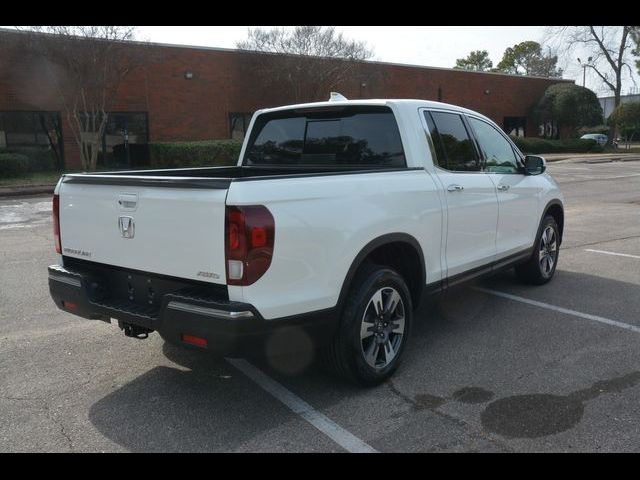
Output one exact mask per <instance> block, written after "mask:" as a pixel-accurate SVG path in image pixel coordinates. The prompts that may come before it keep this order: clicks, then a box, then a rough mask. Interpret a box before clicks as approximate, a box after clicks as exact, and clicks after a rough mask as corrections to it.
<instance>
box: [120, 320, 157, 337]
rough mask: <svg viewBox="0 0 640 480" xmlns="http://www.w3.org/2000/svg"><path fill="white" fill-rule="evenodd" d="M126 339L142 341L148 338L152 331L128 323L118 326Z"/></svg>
mask: <svg viewBox="0 0 640 480" xmlns="http://www.w3.org/2000/svg"><path fill="white" fill-rule="evenodd" d="M118 326H119V327H120V328H121V329H122V330H123V331H124V334H125V335H126V336H127V337H132V338H137V339H138V340H144V339H145V338H148V337H149V334H150V333H151V332H153V330H151V329H149V328H145V327H139V326H138V325H131V324H130V323H122V322H120V325H118Z"/></svg>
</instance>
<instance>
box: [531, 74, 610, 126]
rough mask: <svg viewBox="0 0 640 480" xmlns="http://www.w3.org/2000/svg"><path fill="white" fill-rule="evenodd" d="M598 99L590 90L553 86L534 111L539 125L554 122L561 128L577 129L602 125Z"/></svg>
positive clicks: (559, 85)
mask: <svg viewBox="0 0 640 480" xmlns="http://www.w3.org/2000/svg"><path fill="white" fill-rule="evenodd" d="M602 116H603V113H602V107H601V106H600V102H599V101H598V97H597V96H596V94H595V93H593V92H592V91H591V90H589V89H588V88H584V87H580V86H578V85H575V84H568V83H557V84H555V85H551V86H550V87H549V88H547V90H546V91H545V92H544V95H543V96H542V98H541V99H540V101H539V102H538V104H537V106H536V107H535V109H534V117H535V118H536V120H537V121H538V122H539V123H547V122H553V123H555V124H556V125H558V126H559V127H569V128H572V129H574V130H575V129H577V128H579V127H592V126H595V125H598V124H600V123H602Z"/></svg>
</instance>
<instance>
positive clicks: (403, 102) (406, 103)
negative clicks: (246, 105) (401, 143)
mask: <svg viewBox="0 0 640 480" xmlns="http://www.w3.org/2000/svg"><path fill="white" fill-rule="evenodd" d="M347 105H386V106H392V105H394V106H397V107H400V108H402V109H407V108H409V109H414V108H415V109H418V108H441V109H446V110H454V111H457V112H464V113H470V114H474V115H477V116H480V117H483V118H485V119H487V120H489V121H491V119H489V118H488V117H486V116H485V115H482V114H481V113H479V112H476V111H474V110H469V109H468V108H464V107H460V106H458V105H452V104H450V103H443V102H435V101H433V100H420V99H411V98H386V99H385V98H373V99H364V100H329V101H324V102H311V103H299V104H294V105H283V106H280V107H274V108H264V109H260V110H258V112H256V113H260V114H262V113H269V112H277V111H282V110H293V109H300V108H319V107H335V106H347Z"/></svg>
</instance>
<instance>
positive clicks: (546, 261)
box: [516, 215, 560, 285]
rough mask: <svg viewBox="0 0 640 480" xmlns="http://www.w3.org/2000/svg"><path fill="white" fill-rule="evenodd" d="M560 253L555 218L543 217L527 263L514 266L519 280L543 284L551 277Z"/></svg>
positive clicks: (558, 234) (558, 232)
mask: <svg viewBox="0 0 640 480" xmlns="http://www.w3.org/2000/svg"><path fill="white" fill-rule="evenodd" d="M559 253H560V231H559V229H558V224H557V223H556V220H555V218H553V217H552V216H551V215H547V216H546V217H544V219H543V221H542V228H541V229H540V233H539V234H538V237H537V238H536V246H535V248H534V250H533V254H532V255H531V258H530V259H529V260H528V261H527V263H523V264H522V265H518V266H517V267H516V275H517V276H518V278H520V280H522V281H523V282H525V283H529V284H532V285H544V284H545V283H547V282H548V281H549V280H551V279H552V278H553V275H554V273H555V271H556V266H557V265H558V256H559Z"/></svg>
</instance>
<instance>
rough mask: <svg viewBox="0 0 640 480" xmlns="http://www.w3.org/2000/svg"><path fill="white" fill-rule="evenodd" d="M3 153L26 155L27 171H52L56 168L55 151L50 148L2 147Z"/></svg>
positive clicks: (25, 164) (0, 152) (0, 151)
mask: <svg viewBox="0 0 640 480" xmlns="http://www.w3.org/2000/svg"><path fill="white" fill-rule="evenodd" d="M1 154H15V155H20V156H21V157H25V158H26V160H24V159H23V163H24V168H25V169H26V173H33V172H52V171H54V170H56V166H55V164H56V162H55V157H54V153H53V151H52V150H51V149H48V148H42V147H10V148H4V149H0V155H1ZM0 168H1V167H0Z"/></svg>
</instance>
